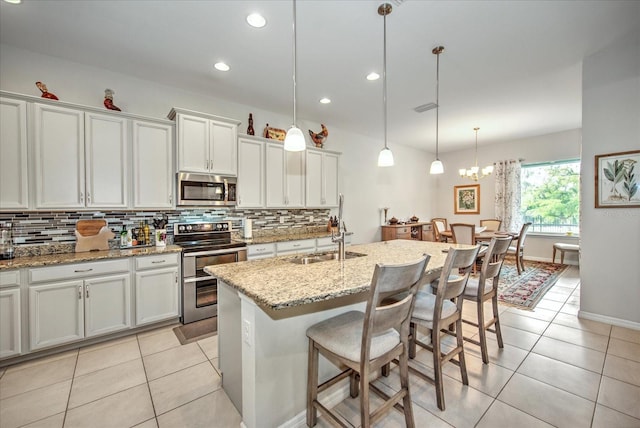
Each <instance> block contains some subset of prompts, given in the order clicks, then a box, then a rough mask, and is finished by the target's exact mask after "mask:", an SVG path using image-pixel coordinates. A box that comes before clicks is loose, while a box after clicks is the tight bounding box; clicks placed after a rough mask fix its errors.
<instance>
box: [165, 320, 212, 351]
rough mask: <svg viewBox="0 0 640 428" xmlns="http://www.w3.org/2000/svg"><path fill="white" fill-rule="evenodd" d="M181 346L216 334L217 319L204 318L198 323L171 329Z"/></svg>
mask: <svg viewBox="0 0 640 428" xmlns="http://www.w3.org/2000/svg"><path fill="white" fill-rule="evenodd" d="M173 332H174V333H175V335H176V337H177V338H178V340H179V341H180V344H181V345H186V344H187V343H192V342H196V341H198V340H201V339H205V338H207V337H210V336H213V335H214V334H216V333H217V332H218V317H212V318H206V319H203V320H200V321H196V322H192V323H189V324H185V325H181V326H178V327H176V328H174V329H173Z"/></svg>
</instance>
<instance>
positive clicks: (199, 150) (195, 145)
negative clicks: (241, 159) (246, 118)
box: [169, 108, 240, 176]
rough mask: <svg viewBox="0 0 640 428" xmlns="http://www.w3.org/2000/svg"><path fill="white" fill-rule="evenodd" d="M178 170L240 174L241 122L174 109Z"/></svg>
mask: <svg viewBox="0 0 640 428" xmlns="http://www.w3.org/2000/svg"><path fill="white" fill-rule="evenodd" d="M169 119H172V120H175V121H176V139H177V144H176V153H177V163H178V171H180V172H199V173H208V174H216V175H231V176H235V175H237V163H238V151H237V138H238V125H239V124H240V122H239V121H237V120H234V119H227V118H224V117H220V116H213V115H209V114H205V113H198V112H194V111H190V110H184V109H178V108H174V109H172V110H171V112H170V113H169Z"/></svg>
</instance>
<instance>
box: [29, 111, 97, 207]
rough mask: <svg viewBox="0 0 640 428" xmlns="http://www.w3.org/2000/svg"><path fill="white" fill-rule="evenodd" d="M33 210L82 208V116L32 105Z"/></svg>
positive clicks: (83, 182) (77, 112) (83, 163)
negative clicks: (34, 208)
mask: <svg viewBox="0 0 640 428" xmlns="http://www.w3.org/2000/svg"><path fill="white" fill-rule="evenodd" d="M34 109H35V111H34V142H35V144H34V149H35V153H34V156H35V180H36V183H35V189H36V208H43V209H52V208H53V209H55V208H84V206H85V170H84V167H85V159H84V113H83V112H82V111H78V110H74V109H69V108H65V107H57V106H50V105H47V104H37V103H36V104H35V105H34Z"/></svg>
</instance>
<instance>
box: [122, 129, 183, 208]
mask: <svg viewBox="0 0 640 428" xmlns="http://www.w3.org/2000/svg"><path fill="white" fill-rule="evenodd" d="M132 126H133V208H135V209H139V208H173V206H174V205H175V200H174V181H175V179H174V178H175V174H174V167H173V156H172V153H173V128H172V127H171V126H170V125H165V124H162V123H155V122H146V121H140V120H134V121H133V122H132Z"/></svg>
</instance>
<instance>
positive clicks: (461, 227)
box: [451, 223, 487, 273]
mask: <svg viewBox="0 0 640 428" xmlns="http://www.w3.org/2000/svg"><path fill="white" fill-rule="evenodd" d="M451 235H452V236H453V243H454V244H467V245H476V243H477V242H476V226H475V224H468V223H451ZM486 251H487V247H486V246H481V247H480V251H479V252H478V257H477V258H478V259H482V258H483V257H484V255H485V253H486ZM473 272H474V273H475V272H476V267H475V264H474V267H473Z"/></svg>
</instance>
